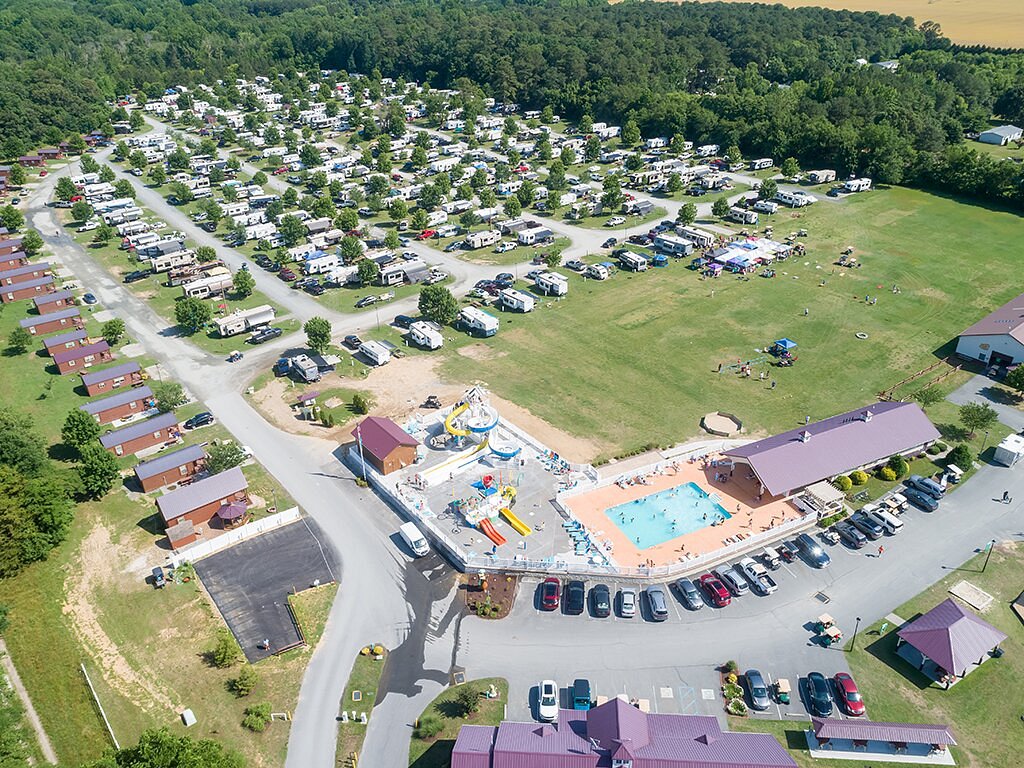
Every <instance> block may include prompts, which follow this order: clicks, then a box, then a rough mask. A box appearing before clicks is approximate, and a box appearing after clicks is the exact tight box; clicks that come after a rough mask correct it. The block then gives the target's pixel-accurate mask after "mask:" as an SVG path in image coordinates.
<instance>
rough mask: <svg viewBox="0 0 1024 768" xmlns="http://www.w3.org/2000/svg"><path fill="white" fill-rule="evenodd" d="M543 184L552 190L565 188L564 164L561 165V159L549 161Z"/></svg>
mask: <svg viewBox="0 0 1024 768" xmlns="http://www.w3.org/2000/svg"><path fill="white" fill-rule="evenodd" d="M545 186H546V187H547V188H548V189H550V190H553V191H558V190H562V189H565V187H566V181H565V166H564V165H562V161H561V160H552V161H551V165H549V166H548V178H547V181H546V182H545Z"/></svg>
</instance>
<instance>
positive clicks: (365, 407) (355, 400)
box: [352, 392, 373, 416]
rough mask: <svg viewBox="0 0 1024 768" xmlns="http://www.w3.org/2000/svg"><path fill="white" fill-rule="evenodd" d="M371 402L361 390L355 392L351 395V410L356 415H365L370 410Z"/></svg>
mask: <svg viewBox="0 0 1024 768" xmlns="http://www.w3.org/2000/svg"><path fill="white" fill-rule="evenodd" d="M372 406H373V403H371V402H370V398H368V397H367V396H366V395H364V394H363V393H362V392H356V393H355V394H354V395H352V411H353V412H354V413H355V414H356V415H357V416H365V415H366V414H368V413H369V412H370V408H371V407H372Z"/></svg>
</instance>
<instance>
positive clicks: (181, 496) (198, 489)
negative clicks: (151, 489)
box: [156, 467, 249, 549]
mask: <svg viewBox="0 0 1024 768" xmlns="http://www.w3.org/2000/svg"><path fill="white" fill-rule="evenodd" d="M248 488H249V484H248V483H247V482H246V480H245V475H243V474H242V470H241V469H239V468H238V467H232V468H231V469H229V470H227V471H225V472H221V473H220V474H217V475H211V476H210V477H204V478H203V479H202V480H196V481H195V482H194V483H191V484H190V485H186V486H185V487H184V488H177V489H175V490H173V491H171V492H170V493H165V494H164V495H163V496H160V497H159V498H158V499H157V500H156V506H157V509H159V510H160V516H161V517H162V518H163V521H164V529H165V530H166V531H167V539H168V540H169V541H170V542H171V546H172V547H174V548H175V549H178V548H179V547H183V546H185V545H186V544H190V543H191V542H193V541H195V540H196V536H198V535H200V534H201V532H202V531H201V526H204V525H210V524H213V522H214V518H215V517H217V515H218V513H219V512H221V508H222V507H230V508H231V509H230V510H224V512H225V513H230V514H228V515H226V516H227V517H230V519H231V520H237V517H236V516H235V514H234V510H236V509H237V508H238V507H237V505H239V504H244V505H246V506H247V505H248V504H249V494H248V490H247V489H248ZM218 519H219V518H218ZM222 527H226V526H223V525H222Z"/></svg>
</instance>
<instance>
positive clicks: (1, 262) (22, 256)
mask: <svg viewBox="0 0 1024 768" xmlns="http://www.w3.org/2000/svg"><path fill="white" fill-rule="evenodd" d="M25 264H28V255H27V254H26V253H25V252H24V251H8V252H7V253H5V254H3V255H0V269H14V268H16V267H21V266H24V265H25Z"/></svg>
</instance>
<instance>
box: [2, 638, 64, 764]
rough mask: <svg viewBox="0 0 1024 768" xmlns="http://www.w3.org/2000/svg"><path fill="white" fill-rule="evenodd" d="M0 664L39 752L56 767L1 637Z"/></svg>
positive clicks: (30, 701)
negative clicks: (22, 710)
mask: <svg viewBox="0 0 1024 768" xmlns="http://www.w3.org/2000/svg"><path fill="white" fill-rule="evenodd" d="M0 664H2V665H3V668H4V673H5V674H6V675H7V679H8V680H9V681H10V683H11V688H13V689H14V692H15V693H16V694H18V698H19V699H21V706H22V707H23V708H24V710H25V718H26V719H27V720H28V722H29V725H31V726H32V730H33V731H35V732H36V739H37V740H38V742H39V751H40V752H42V753H43V759H44V760H46V762H48V763H50V764H52V765H56V764H57V753H56V752H54V751H53V745H52V744H51V743H50V737H49V736H47V735H46V731H45V730H43V723H42V721H41V720H40V719H39V715H38V714H36V708H35V707H33V706H32V700H31V699H30V698H29V697H28V691H27V690H25V684H24V683H22V682H21V676H20V675H19V674H18V670H17V669H16V668H15V667H14V662H13V661H11V657H10V654H8V653H7V644H6V643H4V640H3V638H2V637H0Z"/></svg>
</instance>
